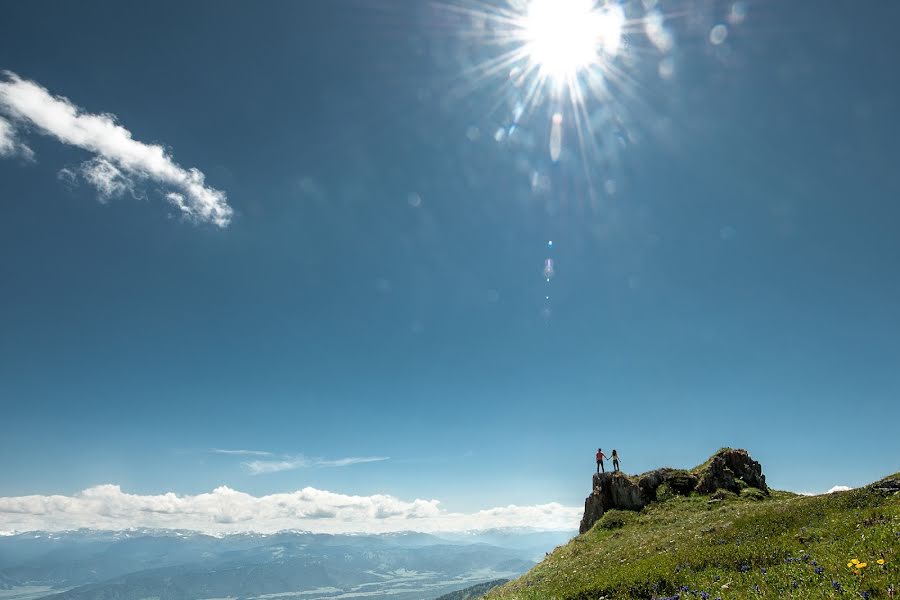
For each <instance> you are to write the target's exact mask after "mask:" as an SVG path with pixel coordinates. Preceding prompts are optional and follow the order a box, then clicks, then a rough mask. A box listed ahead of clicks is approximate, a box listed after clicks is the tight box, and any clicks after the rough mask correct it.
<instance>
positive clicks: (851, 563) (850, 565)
mask: <svg viewBox="0 0 900 600" xmlns="http://www.w3.org/2000/svg"><path fill="white" fill-rule="evenodd" d="M847 568H848V569H852V568H853V561H850V562H848V563H847Z"/></svg>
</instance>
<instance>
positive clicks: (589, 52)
mask: <svg viewBox="0 0 900 600" xmlns="http://www.w3.org/2000/svg"><path fill="white" fill-rule="evenodd" d="M624 22H625V18H624V14H623V12H622V9H621V7H620V6H619V5H618V4H610V5H605V6H598V5H596V4H595V2H593V1H592V0H531V1H530V2H529V3H528V5H527V8H526V10H525V11H524V13H523V14H522V15H521V17H520V23H519V24H518V25H519V35H520V36H521V38H522V39H521V41H522V43H523V44H524V47H523V50H524V53H525V55H526V56H527V57H528V60H529V62H530V63H531V65H532V66H533V67H534V68H537V69H538V70H539V72H540V75H541V77H542V78H546V79H548V80H550V81H552V82H554V83H556V84H557V85H562V84H566V83H572V81H573V79H574V78H575V77H577V76H578V74H579V73H580V72H581V71H584V70H587V69H590V68H592V67H593V66H596V65H598V64H600V63H602V62H603V61H604V60H606V59H608V58H609V57H611V56H615V54H616V53H617V52H618V50H619V46H620V45H621V41H622V26H623V24H624Z"/></svg>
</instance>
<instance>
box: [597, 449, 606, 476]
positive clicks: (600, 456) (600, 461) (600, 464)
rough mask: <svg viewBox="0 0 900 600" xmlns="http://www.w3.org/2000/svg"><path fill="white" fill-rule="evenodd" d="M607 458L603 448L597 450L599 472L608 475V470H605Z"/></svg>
mask: <svg viewBox="0 0 900 600" xmlns="http://www.w3.org/2000/svg"><path fill="white" fill-rule="evenodd" d="M604 458H606V455H605V454H603V449H602V448H597V472H598V473H600V472H601V471H602V472H604V473H606V469H604V468H603V459H604Z"/></svg>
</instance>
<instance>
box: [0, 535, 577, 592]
mask: <svg viewBox="0 0 900 600" xmlns="http://www.w3.org/2000/svg"><path fill="white" fill-rule="evenodd" d="M573 533H574V532H539V531H532V530H520V529H515V530H490V531H482V532H474V533H456V534H447V535H441V536H435V535H427V534H420V533H399V534H386V535H322V534H312V533H305V532H282V533H278V534H271V535H259V534H236V535H228V536H223V537H214V536H209V535H204V534H199V533H194V532H189V531H168V530H166V531H157V530H133V531H123V532H102V531H92V530H79V531H73V532H63V533H46V532H30V533H23V534H17V535H8V536H3V537H0V600H37V599H39V598H47V599H48V600H49V599H51V598H52V600H147V599H157V600H203V599H224V598H228V599H235V600H288V599H295V600H325V599H329V600H331V599H348V600H349V599H353V598H371V597H384V598H391V599H394V600H414V599H429V598H436V597H438V596H441V595H443V594H446V593H449V592H453V591H455V590H460V589H463V588H466V587H469V586H472V585H475V584H479V583H482V582H487V581H490V580H495V579H498V578H512V577H516V576H518V575H520V574H522V573H524V572H525V571H527V570H528V569H530V568H531V567H532V566H533V565H534V564H535V562H537V561H538V560H539V559H540V558H541V557H543V555H544V553H545V552H548V551H551V550H552V549H553V548H554V547H555V546H557V545H559V544H562V543H564V542H565V541H567V540H568V539H569V538H570V537H571V536H572V535H573Z"/></svg>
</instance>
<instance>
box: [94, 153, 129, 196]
mask: <svg viewBox="0 0 900 600" xmlns="http://www.w3.org/2000/svg"><path fill="white" fill-rule="evenodd" d="M81 176H82V177H84V179H85V181H87V182H88V183H90V184H91V185H92V186H94V187H95V188H97V191H98V192H99V193H100V200H101V201H102V202H105V201H106V200H108V199H110V198H115V197H118V196H122V195H124V194H125V193H126V192H128V193H130V194H131V195H136V192H135V185H134V181H133V180H132V179H131V178H129V177H127V176H126V175H125V174H124V173H123V172H122V171H121V170H120V169H119V168H118V167H116V165H114V164H112V163H111V162H109V161H108V160H106V159H105V158H93V159H91V160H89V161H87V162H86V163H84V164H83V165H81Z"/></svg>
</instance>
